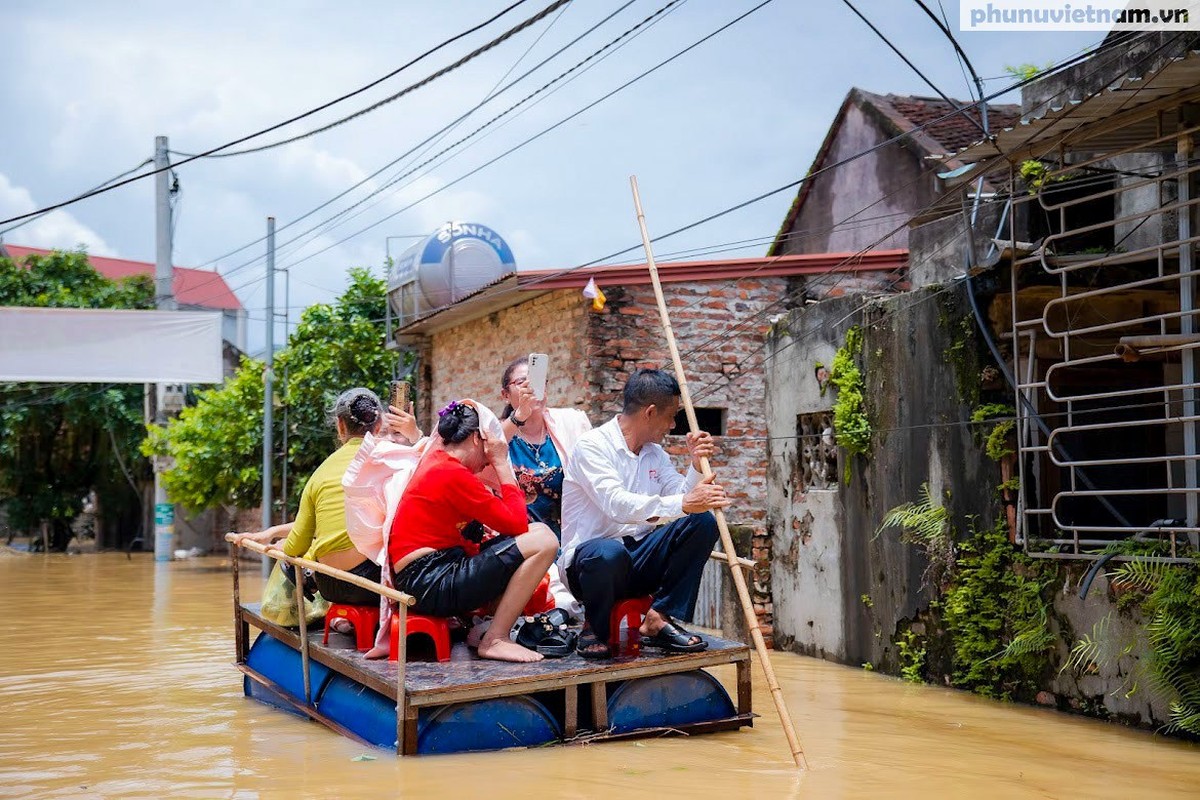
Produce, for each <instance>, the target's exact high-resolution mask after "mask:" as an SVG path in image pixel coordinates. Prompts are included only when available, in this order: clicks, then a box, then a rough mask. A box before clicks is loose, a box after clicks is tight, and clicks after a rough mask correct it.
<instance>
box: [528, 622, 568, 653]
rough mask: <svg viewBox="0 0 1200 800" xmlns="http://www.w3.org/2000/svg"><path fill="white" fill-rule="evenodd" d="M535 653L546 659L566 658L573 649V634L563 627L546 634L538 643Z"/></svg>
mask: <svg viewBox="0 0 1200 800" xmlns="http://www.w3.org/2000/svg"><path fill="white" fill-rule="evenodd" d="M536 649H537V651H538V652H539V653H541V654H542V655H543V656H545V657H546V658H566V657H567V656H569V655H571V651H572V650H574V649H575V634H573V633H571V632H570V631H569V630H567V629H566V628H565V627H564V628H563V629H562V630H559V631H555V632H553V633H547V634H546V635H545V636H543V637H542V641H540V642H538V646H537V648H536Z"/></svg>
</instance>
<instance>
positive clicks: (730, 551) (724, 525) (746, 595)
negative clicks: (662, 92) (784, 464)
mask: <svg viewBox="0 0 1200 800" xmlns="http://www.w3.org/2000/svg"><path fill="white" fill-rule="evenodd" d="M629 184H630V186H631V187H632V188H633V205H634V208H635V209H636V211H637V220H638V227H639V228H640V229H641V232H642V246H643V247H645V249H646V266H647V267H649V269H650V281H651V283H653V284H654V298H655V300H657V302H658V313H659V316H660V317H661V318H662V326H663V333H664V334H665V335H666V339H667V349H668V350H670V351H671V361H672V362H673V363H674V365H675V377H676V379H677V380H678V381H679V392H680V395H681V400H682V401H683V409H684V411H685V412H686V414H687V418H688V427H690V428H691V430H692V432H693V433H698V432H699V430H700V426H699V425H698V424H697V422H696V410H695V408H693V407H692V396H691V394H690V393H689V392H688V385H687V376H686V375H684V373H683V362H682V361H681V360H680V358H679V347H678V346H677V345H676V344H675V331H674V330H673V329H672V328H671V318H670V316H669V315H668V314H667V301H666V300H665V299H664V298H663V290H662V283H661V282H660V281H659V279H658V267H657V266H655V264H654V252H653V250H652V249H651V248H650V234H649V233H648V232H647V231H646V216H645V214H643V213H642V198H641V196H640V195H639V194H638V184H637V176H636V175H631V176H630V178H629ZM700 471H701V472H702V473H703V474H704V477H705V478H707V477H709V476H710V475H712V474H713V472H712V468H711V467H710V466H709V463H708V459H707V458H702V459H700ZM713 514H714V515H715V516H716V518H717V529H718V530H719V531H720V534H721V546H722V548H723V549H724V550H725V559H726V561H727V562H728V563H729V571H730V573H731V574H732V575H733V585H734V587H736V588H737V594H738V600H740V601H741V604H742V613H743V614H744V615H745V617H746V626H747V627H748V628H749V629H750V638H751V639H752V640H753V642H754V650H755V652H757V653H758V661H759V663H760V664H762V669H763V675H764V677H765V678H766V680H767V686H768V687H769V688H770V690H771V699H772V700H774V701H775V710H776V711H778V712H779V721H780V722H781V723H782V724H783V733H784V736H786V737H787V741H788V747H789V748H790V749H791V751H792V759H793V760H794V761H795V762H796V766H797V767H799V768H800V769H807V768H808V764H807V762H806V761H805V758H804V750H803V748H802V747H801V746H800V737H799V736H797V734H796V728H795V727H794V726H793V725H792V717H791V714H789V713H788V709H787V705H786V704H785V703H784V700H783V690H782V689H780V688H779V681H778V680H777V679H776V678H775V669H774V668H773V667H772V666H771V657H770V655H769V654H768V652H767V643H766V642H765V641H764V640H763V635H762V630H761V629H760V628H759V626H758V615H757V614H755V613H754V604H753V602H751V600H750V590H749V589H748V588H747V587H746V578H745V576H743V575H742V570H741V565H740V564H739V563H738V557H737V552H736V551H735V550H734V547H733V537H731V536H730V535H729V523H728V522H726V520H725V512H724V510H722V509H720V508H718V509H715V510H714V511H713Z"/></svg>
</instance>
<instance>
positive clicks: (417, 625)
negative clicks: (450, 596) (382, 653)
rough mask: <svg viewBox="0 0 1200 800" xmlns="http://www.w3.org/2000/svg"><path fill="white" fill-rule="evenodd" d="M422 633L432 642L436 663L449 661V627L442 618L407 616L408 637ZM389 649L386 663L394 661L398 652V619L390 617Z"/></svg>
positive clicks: (397, 617)
mask: <svg viewBox="0 0 1200 800" xmlns="http://www.w3.org/2000/svg"><path fill="white" fill-rule="evenodd" d="M414 633H423V634H425V635H426V636H428V637H429V638H430V639H432V640H433V650H434V652H435V653H437V660H438V661H449V660H450V626H449V625H448V624H447V622H446V619H445V618H444V617H426V616H423V615H421V614H412V613H410V614H409V615H408V635H409V636H412V635H413V634H414ZM391 642H392V644H391V647H390V648H389V650H388V661H395V660H396V653H397V652H398V651H399V650H400V617H399V616H394V617H392V633H391Z"/></svg>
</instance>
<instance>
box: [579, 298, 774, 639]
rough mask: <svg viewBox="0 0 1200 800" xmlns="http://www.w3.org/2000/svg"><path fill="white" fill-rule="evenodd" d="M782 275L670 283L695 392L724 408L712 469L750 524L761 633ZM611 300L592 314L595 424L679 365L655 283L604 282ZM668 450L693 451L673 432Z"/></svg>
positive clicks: (734, 509) (735, 519) (670, 303)
mask: <svg viewBox="0 0 1200 800" xmlns="http://www.w3.org/2000/svg"><path fill="white" fill-rule="evenodd" d="M786 286H787V280H786V279H784V278H764V279H742V280H740V281H737V282H736V283H733V282H730V281H704V282H700V281H697V282H689V283H670V284H667V285H666V286H665V287H664V294H665V295H666V301H667V309H668V311H669V313H670V315H671V327H672V328H673V329H674V331H675V338H676V341H677V342H678V346H679V352H680V356H681V358H682V360H683V366H684V370H685V371H686V373H687V378H688V388H689V389H690V391H691V394H692V401H693V404H694V405H695V406H696V407H697V408H704V407H709V408H714V407H715V408H723V409H725V410H726V417H725V433H726V435H725V436H724V437H721V438H720V439H719V440H718V448H719V449H718V453H717V456H716V457H715V458H714V459H713V468H714V471H715V472H716V473H717V476H718V480H720V481H721V483H722V484H723V485H724V486H725V487H726V488H727V489H728V490H730V494H731V496H732V499H733V506H731V508H730V510H729V512H728V514H727V516H728V519H729V522H730V523H731V524H734V525H744V526H746V527H748V528H750V530H751V552H750V553H741V554H740V555H742V556H745V557H749V558H752V559H754V560H755V561H757V562H758V564H759V568H758V569H757V570H756V572H755V579H754V581H753V585H752V587H751V589H752V595H753V598H754V601H755V608H756V610H757V611H758V613H759V621H760V624H761V625H762V629H763V634H764V636H766V637H767V639H768V640H769V639H770V637H771V623H772V611H773V608H772V605H771V591H770V558H771V550H770V547H771V545H770V537H769V536H768V535H767V530H766V493H767V489H766V480H767V469H766V468H767V462H766V459H767V447H766V439H765V437H766V435H767V432H766V421H765V416H764V403H765V397H766V395H765V391H766V389H765V381H764V375H763V362H762V357H763V341H764V336H765V334H766V331H767V329H768V327H769V320H768V319H767V317H769V316H770V313H769V312H768V313H766V314H761V313H760V312H763V310H764V309H765V308H766V307H767V306H768V305H769V304H770V303H771V302H772V301H777V300H778V299H779V298H780V297H781V296H782V295H783V294H784V292H785V291H786ZM604 293H605V295H606V296H607V297H608V304H607V305H606V306H605V308H604V311H602V312H600V313H595V312H592V313H590V314H589V315H588V321H589V325H588V335H587V339H588V344H587V356H588V364H589V369H588V386H589V389H590V393H589V405H590V407H589V409H588V414H589V416H591V417H592V419H593V421H602V420H606V419H608V418H609V417H611V416H612V415H613V414H614V413H616V412H617V411H618V410H619V408H620V404H621V401H620V393H621V389H622V387H623V386H624V385H625V381H626V379H627V378H628V377H629V374H630V372H632V371H633V370H634V369H637V368H638V367H659V368H663V369H667V370H671V369H672V366H671V361H670V354H669V353H668V351H667V347H666V340H665V339H664V337H663V332H662V327H661V325H660V323H659V318H658V309H657V306H656V304H655V300H654V290H653V287H651V286H630V287H627V288H623V287H618V286H612V287H609V286H605V287H604ZM667 449H668V450H669V451H671V452H672V453H675V454H677V455H678V456H679V459H677V460H678V461H679V462H680V463H682V461H683V457H684V456H685V454H686V453H687V447H686V445H685V444H684V441H683V438H682V437H668V441H667Z"/></svg>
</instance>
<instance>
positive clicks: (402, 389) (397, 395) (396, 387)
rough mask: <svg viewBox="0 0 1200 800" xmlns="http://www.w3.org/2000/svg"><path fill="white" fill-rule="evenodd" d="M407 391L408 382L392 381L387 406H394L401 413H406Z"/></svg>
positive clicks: (408, 388) (408, 389)
mask: <svg viewBox="0 0 1200 800" xmlns="http://www.w3.org/2000/svg"><path fill="white" fill-rule="evenodd" d="M409 391H410V387H409V385H408V381H392V397H391V399H390V400H388V405H391V406H395V407H396V408H398V409H400V410H401V411H408V395H409Z"/></svg>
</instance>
